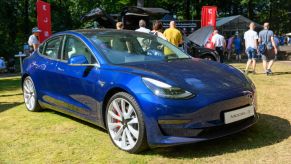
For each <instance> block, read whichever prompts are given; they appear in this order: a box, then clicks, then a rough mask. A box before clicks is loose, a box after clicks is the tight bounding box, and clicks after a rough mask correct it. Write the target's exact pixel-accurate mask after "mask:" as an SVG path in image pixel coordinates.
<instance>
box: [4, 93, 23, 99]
mask: <svg viewBox="0 0 291 164" xmlns="http://www.w3.org/2000/svg"><path fill="white" fill-rule="evenodd" d="M18 95H22V93H16V94H10V95H0V98H1V97H10V96H18Z"/></svg>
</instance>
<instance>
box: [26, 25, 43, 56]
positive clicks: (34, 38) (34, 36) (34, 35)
mask: <svg viewBox="0 0 291 164" xmlns="http://www.w3.org/2000/svg"><path fill="white" fill-rule="evenodd" d="M40 32H41V30H39V29H38V28H37V27H34V28H33V29H32V35H30V36H29V39H28V45H29V46H30V47H31V51H35V50H36V49H37V48H38V46H39V41H38V38H37V37H38V36H39V33H40Z"/></svg>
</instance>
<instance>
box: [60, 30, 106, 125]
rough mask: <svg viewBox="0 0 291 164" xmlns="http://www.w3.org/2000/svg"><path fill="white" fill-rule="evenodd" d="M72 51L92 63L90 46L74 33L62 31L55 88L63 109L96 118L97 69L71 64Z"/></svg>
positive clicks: (98, 72) (98, 74) (94, 61)
mask: <svg viewBox="0 0 291 164" xmlns="http://www.w3.org/2000/svg"><path fill="white" fill-rule="evenodd" d="M75 55H83V56H85V57H86V59H87V61H88V64H92V65H93V64H96V63H97V60H96V58H95V57H94V56H93V54H92V52H91V50H90V48H88V47H87V46H86V44H85V43H84V42H83V41H82V40H81V39H80V38H78V37H76V36H73V35H66V37H65V40H64V45H63V55H62V56H63V57H62V62H59V63H58V65H57V67H56V71H57V74H58V75H57V76H56V77H55V80H56V82H57V83H58V84H59V92H60V93H62V95H63V98H64V99H63V100H62V101H64V108H65V110H67V111H69V112H72V113H74V114H75V115H79V116H81V117H82V118H84V117H86V118H87V119H89V120H93V121H96V118H97V120H99V119H100V115H99V114H98V113H100V112H101V111H100V109H101V107H100V101H99V100H97V97H98V93H99V92H98V91H99V90H98V88H96V87H98V86H97V84H98V79H99V76H100V70H99V68H97V67H94V66H82V65H78V66H72V65H69V64H68V59H69V58H71V57H73V56H75Z"/></svg>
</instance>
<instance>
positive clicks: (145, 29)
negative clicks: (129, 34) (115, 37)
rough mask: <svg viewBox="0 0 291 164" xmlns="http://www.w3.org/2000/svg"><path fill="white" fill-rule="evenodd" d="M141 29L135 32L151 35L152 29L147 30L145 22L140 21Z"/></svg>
mask: <svg viewBox="0 0 291 164" xmlns="http://www.w3.org/2000/svg"><path fill="white" fill-rule="evenodd" d="M138 25H139V29H136V30H135V31H138V32H144V33H150V32H151V30H150V29H147V28H146V22H145V21H144V20H142V19H141V20H140V21H139V23H138Z"/></svg>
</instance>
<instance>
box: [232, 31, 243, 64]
mask: <svg viewBox="0 0 291 164" xmlns="http://www.w3.org/2000/svg"><path fill="white" fill-rule="evenodd" d="M241 40H242V39H241V38H240V36H239V33H238V32H236V33H235V38H234V40H233V44H234V52H235V54H236V57H235V59H236V60H237V61H238V62H240V61H241V48H242V41H241Z"/></svg>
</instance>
